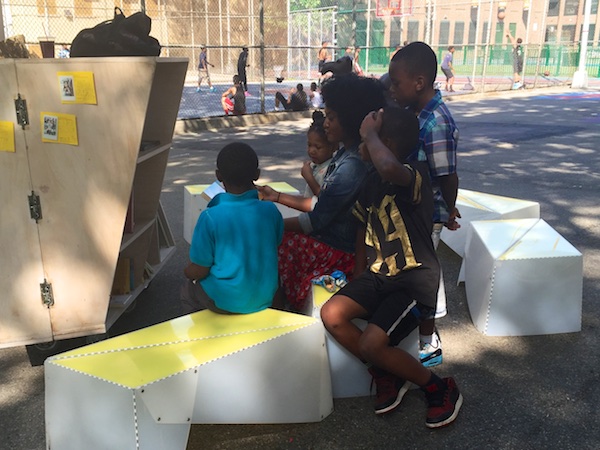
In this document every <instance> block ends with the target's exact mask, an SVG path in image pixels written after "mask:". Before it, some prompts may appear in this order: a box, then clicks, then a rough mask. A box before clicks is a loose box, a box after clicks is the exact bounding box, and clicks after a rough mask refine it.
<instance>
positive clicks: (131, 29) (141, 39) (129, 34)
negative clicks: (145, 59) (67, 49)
mask: <svg viewBox="0 0 600 450" xmlns="http://www.w3.org/2000/svg"><path fill="white" fill-rule="evenodd" d="M151 26H152V19H150V17H149V16H148V15H146V13H144V12H136V13H134V14H132V15H131V16H129V17H126V16H125V14H123V11H122V10H121V8H119V7H115V17H114V18H113V19H112V20H106V21H104V22H101V23H99V24H98V25H96V26H95V27H93V28H86V29H83V30H81V31H80V32H79V33H78V34H77V36H75V39H73V42H72V43H71V57H72V58H73V57H82V56H158V55H160V50H161V47H160V43H159V42H158V40H157V39H155V38H153V37H152V36H150V28H151Z"/></svg>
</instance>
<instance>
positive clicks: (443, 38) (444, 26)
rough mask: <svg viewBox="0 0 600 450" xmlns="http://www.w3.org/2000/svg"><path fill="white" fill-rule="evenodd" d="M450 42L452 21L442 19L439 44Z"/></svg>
mask: <svg viewBox="0 0 600 450" xmlns="http://www.w3.org/2000/svg"><path fill="white" fill-rule="evenodd" d="M448 42H450V22H448V21H447V20H442V21H441V22H440V40H439V42H438V43H439V45H448Z"/></svg>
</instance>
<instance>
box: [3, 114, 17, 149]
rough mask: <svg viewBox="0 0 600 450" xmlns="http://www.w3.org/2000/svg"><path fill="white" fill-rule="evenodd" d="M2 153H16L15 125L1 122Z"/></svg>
mask: <svg viewBox="0 0 600 450" xmlns="http://www.w3.org/2000/svg"><path fill="white" fill-rule="evenodd" d="M0 152H12V153H14V152H15V124H14V123H12V122H4V121H1V120H0Z"/></svg>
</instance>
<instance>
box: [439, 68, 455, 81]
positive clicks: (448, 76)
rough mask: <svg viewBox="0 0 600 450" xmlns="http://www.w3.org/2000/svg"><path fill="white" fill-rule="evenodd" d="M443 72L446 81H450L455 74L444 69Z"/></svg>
mask: <svg viewBox="0 0 600 450" xmlns="http://www.w3.org/2000/svg"><path fill="white" fill-rule="evenodd" d="M442 72H444V75H446V80H449V79H450V78H453V77H454V74H453V73H452V71H451V70H450V69H444V68H443V67H442Z"/></svg>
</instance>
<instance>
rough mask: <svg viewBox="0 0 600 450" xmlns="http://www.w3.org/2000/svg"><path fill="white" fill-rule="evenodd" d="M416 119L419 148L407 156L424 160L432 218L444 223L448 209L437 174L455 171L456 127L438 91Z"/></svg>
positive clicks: (441, 174) (434, 220) (443, 174)
mask: <svg viewBox="0 0 600 450" xmlns="http://www.w3.org/2000/svg"><path fill="white" fill-rule="evenodd" d="M418 119H419V128H420V132H419V148H418V150H417V151H416V152H415V153H413V154H412V155H411V157H410V158H409V159H416V160H418V161H427V164H428V165H429V176H430V177H431V187H432V188H433V202H434V212H433V222H434V223H435V222H438V223H440V222H441V223H444V222H446V221H448V218H449V213H450V212H449V210H448V205H446V202H445V201H444V197H443V196H442V191H441V188H440V183H439V179H438V177H442V176H445V175H451V174H453V173H456V146H457V144H458V128H457V126H456V123H454V119H453V118H452V114H450V111H449V110H448V107H447V106H446V104H445V103H444V101H443V100H442V94H441V93H440V92H439V91H436V93H435V96H434V97H433V98H432V99H431V100H430V101H429V103H427V105H426V106H425V108H423V110H422V111H421V112H420V113H419V116H418Z"/></svg>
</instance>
